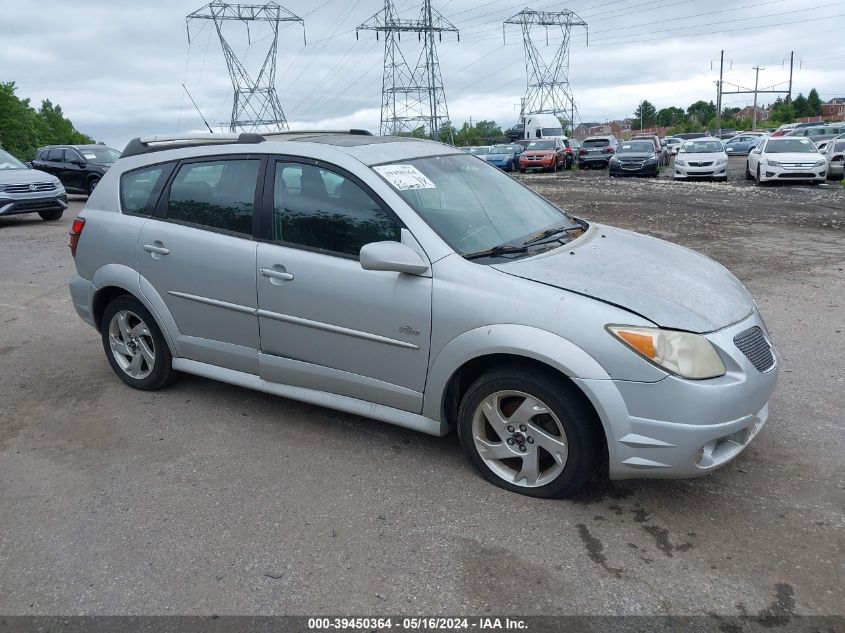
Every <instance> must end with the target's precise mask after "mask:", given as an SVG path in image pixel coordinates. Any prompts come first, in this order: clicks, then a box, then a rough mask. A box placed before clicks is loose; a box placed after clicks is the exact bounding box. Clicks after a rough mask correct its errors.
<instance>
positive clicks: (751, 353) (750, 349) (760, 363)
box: [734, 325, 775, 372]
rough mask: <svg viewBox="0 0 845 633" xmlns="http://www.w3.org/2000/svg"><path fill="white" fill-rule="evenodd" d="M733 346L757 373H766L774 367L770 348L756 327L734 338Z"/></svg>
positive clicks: (761, 332)
mask: <svg viewBox="0 0 845 633" xmlns="http://www.w3.org/2000/svg"><path fill="white" fill-rule="evenodd" d="M734 345H736V346H737V348H739V351H740V352H742V353H743V354H745V357H746V358H747V359H748V360H749V361H751V364H752V365H754V367H756V368H757V370H758V371H761V372H766V371H769V370H770V369H771V368H772V367H774V366H775V355H774V354H773V353H772V346H771V345H769V342H768V341H767V340H766V337H765V336H764V335H763V330H761V329H760V328H759V327H757V326H756V325H755V326H754V327H750V328H748V329H747V330H745V331H744V332H740V333H739V334H737V335H736V336H734Z"/></svg>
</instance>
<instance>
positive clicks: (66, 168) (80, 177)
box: [59, 148, 86, 189]
mask: <svg viewBox="0 0 845 633" xmlns="http://www.w3.org/2000/svg"><path fill="white" fill-rule="evenodd" d="M59 180H61V181H62V182H63V183H64V185H65V187H70V188H72V189H85V188H86V187H85V159H84V158H82V156H80V154H79V152H77V151H76V150H75V149H71V148H66V149H65V150H64V156H63V157H62V162H61V167H60V168H59Z"/></svg>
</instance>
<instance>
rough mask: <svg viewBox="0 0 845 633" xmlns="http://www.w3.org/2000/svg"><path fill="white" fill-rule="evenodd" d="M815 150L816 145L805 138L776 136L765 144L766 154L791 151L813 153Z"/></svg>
mask: <svg viewBox="0 0 845 633" xmlns="http://www.w3.org/2000/svg"><path fill="white" fill-rule="evenodd" d="M817 151H818V150H817V149H816V146H815V145H813V143H812V142H811V141H810V140H809V139H806V138H778V139H774V140H771V141H769V143H768V145H766V153H767V154H788V153H791V152H800V153H804V154H815V153H817Z"/></svg>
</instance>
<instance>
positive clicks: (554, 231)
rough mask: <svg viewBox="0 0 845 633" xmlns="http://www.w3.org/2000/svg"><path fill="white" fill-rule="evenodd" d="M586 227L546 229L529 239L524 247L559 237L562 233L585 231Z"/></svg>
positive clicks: (524, 243)
mask: <svg viewBox="0 0 845 633" xmlns="http://www.w3.org/2000/svg"><path fill="white" fill-rule="evenodd" d="M583 230H584V227H582V226H580V225H579V226H566V227H563V226H555V227H552V228H550V229H546V230H545V231H540V232H539V233H537V234H536V235H533V236H531V237H529V238H528V239H527V240H525V241H524V242H523V243H522V245H523V246H531V245H532V244H537V243H539V242H541V241H542V240H544V239H546V238H547V237H551V236H552V235H558V234H560V233H569V232H570V231H583Z"/></svg>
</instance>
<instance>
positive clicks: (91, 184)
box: [88, 176, 100, 196]
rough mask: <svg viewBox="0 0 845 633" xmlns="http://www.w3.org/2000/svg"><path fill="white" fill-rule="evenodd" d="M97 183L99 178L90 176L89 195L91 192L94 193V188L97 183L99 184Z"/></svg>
mask: <svg viewBox="0 0 845 633" xmlns="http://www.w3.org/2000/svg"><path fill="white" fill-rule="evenodd" d="M99 184H100V179H99V178H97V177H96V176H95V177H94V178H91V179H89V180H88V195H89V196H90V195H91V194H92V193H94V189H96V188H97V185H99Z"/></svg>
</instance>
